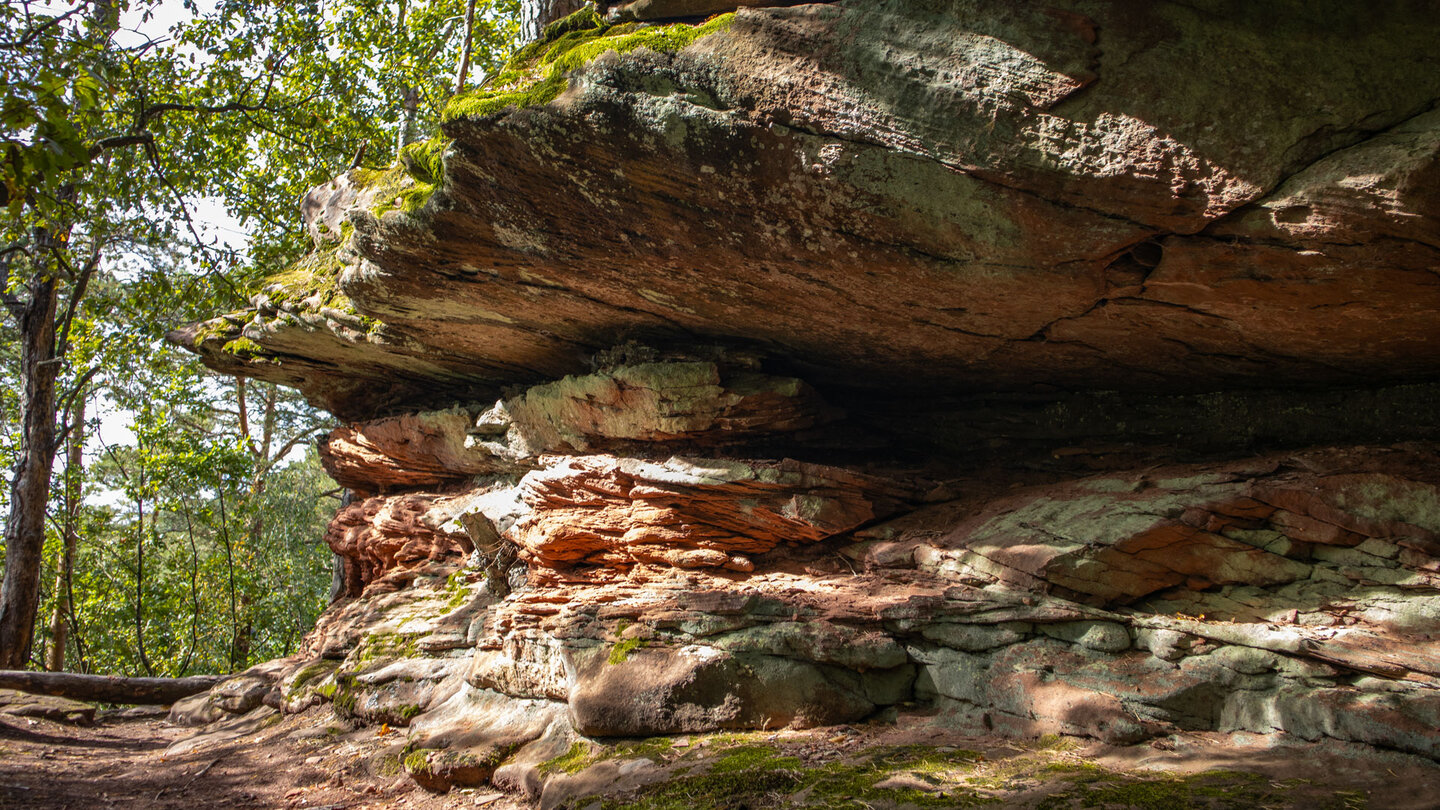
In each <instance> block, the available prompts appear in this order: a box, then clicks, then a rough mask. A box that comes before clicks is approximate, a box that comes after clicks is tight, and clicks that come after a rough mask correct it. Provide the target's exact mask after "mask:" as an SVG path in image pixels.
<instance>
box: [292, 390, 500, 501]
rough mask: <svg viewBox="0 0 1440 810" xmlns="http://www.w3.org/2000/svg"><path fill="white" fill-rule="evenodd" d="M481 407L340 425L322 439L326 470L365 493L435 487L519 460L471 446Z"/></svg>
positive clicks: (349, 485)
mask: <svg viewBox="0 0 1440 810" xmlns="http://www.w3.org/2000/svg"><path fill="white" fill-rule="evenodd" d="M478 412H479V409H478V408H465V407H455V408H450V409H449V410H444V411H424V412H421V413H415V414H406V415H404V416H394V417H390V418H388V419H377V420H374V421H371V422H365V423H361V424H350V425H345V426H342V427H338V428H335V429H334V430H332V431H331V432H330V434H329V435H328V436H326V437H325V438H323V439H321V441H320V461H321V462H322V463H323V464H324V465H325V472H327V473H329V474H330V477H331V478H334V479H335V480H336V481H337V482H339V483H340V485H341V486H345V487H348V488H350V489H353V490H355V491H356V492H359V493H365V494H373V493H376V492H386V491H397V490H406V489H419V488H421V487H433V486H435V485H437V484H443V483H446V482H449V481H457V480H461V479H464V478H468V477H470V476H474V475H480V474H483V473H493V472H498V471H501V470H507V471H508V470H511V469H513V468H514V465H513V464H510V463H507V462H504V461H502V460H500V459H497V458H495V457H494V456H492V455H491V454H489V453H486V452H484V451H477V450H473V449H470V448H468V447H466V445H465V438H466V435H467V434H468V433H469V431H470V429H471V428H472V427H473V426H474V423H475V415H476V414H477V413H478Z"/></svg>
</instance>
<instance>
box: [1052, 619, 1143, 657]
mask: <svg viewBox="0 0 1440 810" xmlns="http://www.w3.org/2000/svg"><path fill="white" fill-rule="evenodd" d="M1035 629H1036V630H1038V631H1039V632H1041V633H1043V634H1045V635H1047V636H1049V637H1051V638H1058V639H1060V640H1062V641H1068V642H1070V643H1071V644H1079V645H1080V646H1081V647H1085V648H1086V649H1091V650H1098V651H1100V652H1120V651H1122V650H1128V649H1130V631H1129V629H1128V628H1126V627H1125V626H1124V625H1121V624H1116V623H1115V622H1067V623H1065V624H1042V625H1037V626H1036V628H1035Z"/></svg>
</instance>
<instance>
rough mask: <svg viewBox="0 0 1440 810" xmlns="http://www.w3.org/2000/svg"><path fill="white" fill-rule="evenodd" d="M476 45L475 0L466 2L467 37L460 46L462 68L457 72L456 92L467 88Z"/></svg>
mask: <svg viewBox="0 0 1440 810" xmlns="http://www.w3.org/2000/svg"><path fill="white" fill-rule="evenodd" d="M474 47H475V0H470V2H468V3H466V4H465V39H464V40H463V41H462V44H461V46H460V69H459V70H457V71H456V72H455V92H456V93H457V94H458V93H460V91H462V90H464V89H465V79H466V77H467V76H468V75H469V73H470V54H471V52H472V51H473V50H474Z"/></svg>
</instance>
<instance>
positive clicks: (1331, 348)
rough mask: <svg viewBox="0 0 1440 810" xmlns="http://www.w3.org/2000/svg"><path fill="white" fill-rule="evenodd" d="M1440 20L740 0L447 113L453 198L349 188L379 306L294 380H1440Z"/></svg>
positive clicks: (361, 396)
mask: <svg viewBox="0 0 1440 810" xmlns="http://www.w3.org/2000/svg"><path fill="white" fill-rule="evenodd" d="M707 13H708V12H707ZM1437 28H1440V25H1437V23H1436V22H1435V20H1434V19H1433V15H1423V14H1421V15H1418V17H1416V18H1411V17H1407V16H1406V15H1405V14H1402V13H1398V12H1397V13H1386V14H1372V13H1370V12H1368V11H1364V10H1361V9H1359V8H1356V9H1346V10H1339V11H1333V12H1331V11H1327V12H1325V13H1323V14H1322V13H1320V12H1319V11H1317V10H1315V9H1313V8H1310V7H1308V6H1306V5H1304V4H1298V3H1296V4H1288V5H1281V6H1276V5H1274V4H1266V5H1264V6H1253V7H1248V6H1247V7H1233V8H1232V7H1230V6H1225V7H1224V8H1223V9H1217V10H1215V11H1214V12H1209V11H1206V10H1205V9H1203V8H1195V7H1191V6H1186V5H1182V4H1178V3H1177V4H1171V3H1158V4H1156V3H1135V4H1131V3H1111V4H1091V5H1085V4H1069V5H1067V4H1063V3H1062V4H1060V5H1058V6H1053V7H1052V6H1045V7H1041V6H1024V7H1015V6H1014V5H1013V4H1002V3H987V2H943V1H942V0H931V1H930V2H910V1H909V0H907V2H871V1H866V2H861V1H860V0H854V1H853V2H840V3H830V4H811V5H803V6H795V7H789V8H742V9H740V10H739V11H738V12H736V14H735V16H734V18H733V22H732V23H731V24H730V25H729V27H728V29H726V30H724V31H721V32H719V33H715V34H713V35H711V36H707V37H704V38H702V39H700V40H698V41H697V42H695V43H694V44H692V45H690V46H689V47H686V48H684V49H683V50H681V51H680V52H678V53H673V54H671V53H657V52H655V51H652V50H649V49H645V48H641V49H639V50H634V51H630V52H628V53H625V54H623V55H615V54H613V53H612V54H607V55H602V56H600V57H598V58H595V59H594V60H593V61H591V62H589V63H588V64H586V65H585V66H583V67H582V68H581V69H579V70H577V71H576V72H575V73H573V74H571V76H570V79H569V84H568V89H566V90H565V91H564V92H563V93H562V94H561V95H560V96H559V98H557V99H556V100H555V101H554V102H552V103H549V104H544V105H540V106H534V107H529V108H525V109H520V108H516V107H510V108H507V109H505V110H502V111H499V112H496V113H492V114H487V115H483V116H480V117H465V116H463V115H461V116H459V117H456V118H453V119H452V120H450V121H448V122H447V123H446V124H445V125H444V131H445V134H446V135H447V136H448V137H450V138H452V139H453V142H452V143H450V145H449V146H448V148H446V149H445V151H444V178H443V182H442V183H440V184H438V186H436V188H435V191H434V194H433V196H431V197H430V198H429V200H428V202H426V203H425V204H424V205H423V206H422V207H420V208H418V209H417V210H416V211H415V213H413V214H410V213H406V212H405V211H404V210H400V209H394V208H391V209H390V210H388V211H384V210H383V209H384V206H383V205H381V206H380V207H378V208H377V207H376V205H374V204H373V203H372V204H371V205H368V206H363V207H361V208H359V209H358V210H352V211H351V213H350V214H349V216H350V219H351V221H352V222H353V224H354V227H355V229H356V230H355V234H354V240H353V241H354V248H355V253H356V255H355V259H354V261H353V262H351V263H349V264H345V265H344V266H343V267H342V268H341V269H339V270H338V271H337V272H338V286H339V289H340V290H341V291H343V293H344V294H345V295H346V296H348V298H349V299H350V300H351V301H352V302H353V304H354V307H355V309H356V311H358V312H359V313H361V314H362V315H363V316H365V317H368V318H373V319H375V321H376V323H378V324H383V325H384V328H377V329H376V330H375V331H373V332H372V333H367V334H364V335H362V336H359V337H357V336H355V335H350V336H349V337H350V338H356V339H355V340H352V341H351V342H353V343H356V344H357V345H356V347H355V350H354V351H353V352H351V356H352V357H353V363H351V364H348V365H350V366H351V367H347V363H346V361H345V359H344V356H345V355H343V354H337V353H328V352H327V353H326V359H327V360H331V361H332V362H333V363H334V367H333V368H329V369H324V368H315V369H307V371H310V372H311V373H309V374H308V375H307V377H306V379H304V380H294V379H293V377H291V378H287V381H291V382H296V383H298V384H299V385H300V386H301V387H302V389H304V390H307V391H309V392H310V393H311V395H312V398H314V399H316V400H317V401H319V402H323V403H324V404H326V405H327V406H328V407H332V408H334V409H335V410H337V411H339V412H342V413H345V414H346V415H348V416H356V417H364V416H369V415H373V414H374V413H375V412H376V411H377V410H397V409H403V408H404V407H405V404H406V403H410V402H415V401H418V400H424V399H426V398H431V399H436V400H437V401H435V402H432V403H429V404H442V403H441V402H439V401H438V400H443V399H444V397H445V396H446V395H447V393H448V394H449V395H450V396H451V399H452V400H453V399H456V398H464V397H463V396H459V397H457V396H455V393H456V392H464V391H467V390H468V391H471V392H472V393H473V392H485V393H487V394H489V393H493V392H494V391H495V390H496V388H498V386H499V385H500V384H504V383H510V382H517V381H520V382H533V381H539V380H543V379H547V378H554V377H559V376H562V375H564V374H571V373H575V372H577V371H580V370H582V369H581V367H580V364H581V361H582V358H583V357H584V356H586V355H588V354H591V353H593V352H595V351H598V350H600V349H604V348H607V347H608V346H610V345H613V344H615V343H618V342H620V341H621V340H623V339H625V338H627V337H634V336H646V337H648V338H651V339H663V340H664V341H677V340H678V341H690V342H694V341H696V340H710V341H713V340H721V341H725V342H731V343H737V344H744V345H749V346H753V347H757V348H762V349H763V350H764V351H765V352H766V353H767V354H769V355H770V356H772V357H775V358H778V359H783V360H784V361H785V362H786V363H787V365H789V366H790V367H791V368H792V369H793V370H796V371H801V372H803V374H802V376H804V377H805V378H806V379H807V381H809V382H811V383H812V384H815V385H817V386H819V387H821V389H822V390H826V389H828V388H831V387H841V388H857V387H858V388H866V389H871V390H879V391H882V392H886V393H895V392H897V391H908V392H920V391H935V390H971V391H973V390H977V389H983V390H994V389H997V388H1008V389H1025V388H1030V387H1033V386H1035V385H1044V386H1065V387H1072V388H1073V387H1100V388H1126V389H1151V390H1155V389H1161V390H1170V389H1173V388H1175V387H1177V386H1183V387H1185V388H1187V389H1190V390H1194V389H1207V388H1208V389H1215V388H1223V387H1233V386H1255V385H1273V384H1289V385H1308V386H1314V385H1319V384H1336V383H1345V384H1372V383H1374V382H1376V381H1377V380H1380V379H1389V380H1396V379H1405V378H1415V377H1419V376H1424V375H1430V374H1433V373H1435V372H1436V371H1437V363H1440V361H1437V359H1436V357H1437V355H1436V354H1435V353H1434V352H1433V351H1430V349H1429V345H1430V343H1431V342H1432V341H1433V340H1434V339H1435V338H1436V337H1437V331H1440V327H1437V325H1436V319H1435V317H1434V311H1435V310H1436V308H1437V305H1440V282H1437V279H1436V275H1435V272H1434V268H1435V266H1436V265H1437V263H1440V253H1437V251H1440V247H1437V245H1440V241H1437V239H1440V237H1437V233H1436V225H1435V222H1436V217H1435V214H1436V209H1437V205H1440V201H1437V192H1436V191H1435V189H1436V187H1437V185H1436V183H1435V182H1433V181H1434V179H1435V177H1436V173H1437V172H1440V168H1437V167H1440V162H1437V161H1440V112H1435V111H1432V110H1431V106H1432V104H1433V102H1434V100H1435V99H1436V98H1440V64H1437V60H1440V56H1437V54H1436V51H1435V49H1434V48H1433V47H1432V43H1433V41H1434V38H1435V35H1436V33H1437ZM362 196H363V195H362ZM377 210H381V211H382V213H381V214H379V215H378V216H377V215H376V214H375V212H376V211H377ZM282 311H283V307H282ZM297 317H299V316H297ZM312 320H313V319H312ZM300 321H302V322H303V321H304V319H303V318H300ZM313 325H314V324H312V326H313ZM309 328H310V327H309V326H301V325H300V324H298V323H296V322H294V321H292V320H291V319H287V318H284V317H281V316H280V315H278V314H270V315H264V316H263V317H260V318H258V319H251V320H249V321H248V322H247V325H245V326H244V327H243V331H244V332H245V334H246V335H248V336H250V337H251V338H252V339H253V340H255V341H256V342H257V344H258V345H259V346H260V347H262V349H263V351H262V354H261V356H260V357H259V358H258V359H257V360H250V361H242V360H241V359H239V358H236V357H235V356H234V355H230V356H226V355H224V353H223V352H220V351H219V349H220V344H219V343H216V342H215V341H213V340H212V341H210V342H204V341H202V349H204V351H205V353H206V355H207V356H208V357H209V358H210V360H211V362H212V363H213V364H216V365H225V366H227V367H229V366H234V365H236V364H237V363H242V362H248V363H249V364H250V365H251V366H252V368H251V369H250V371H251V373H255V374H257V375H261V376H266V375H269V376H276V375H279V376H285V374H286V372H285V369H284V367H285V364H284V363H282V364H281V366H280V367H278V368H274V369H270V368H265V367H263V360H264V356H265V353H266V352H268V353H273V354H275V355H280V356H285V355H291V356H296V355H298V356H299V357H302V358H303V357H305V356H310V355H315V354H317V353H319V352H320V351H321V350H320V349H319V348H318V346H319V342H322V341H323V340H328V339H329V338H324V337H322V334H321V333H323V332H324V329H323V328H322V329H321V330H320V332H314V331H313V330H312V331H309V332H304V333H301V332H300V331H299V330H301V329H309ZM237 333H238V331H237ZM222 343H223V341H222ZM312 344H313V345H315V346H317V348H314V349H310V348H307V346H308V345H312ZM332 354H333V360H332ZM392 357H393V359H391V358H392ZM382 369H384V371H383V372H382ZM355 375H359V376H361V377H365V378H367V385H368V386H370V387H369V388H364V389H357V388H356V386H355ZM377 387H378V388H379V389H381V390H383V391H385V392H389V395H387V396H381V395H380V393H378V392H377V391H375V390H372V389H374V388H377Z"/></svg>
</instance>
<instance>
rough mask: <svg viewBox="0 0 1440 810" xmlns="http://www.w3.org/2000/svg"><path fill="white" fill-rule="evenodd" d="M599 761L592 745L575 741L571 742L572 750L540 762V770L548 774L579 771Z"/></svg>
mask: <svg viewBox="0 0 1440 810" xmlns="http://www.w3.org/2000/svg"><path fill="white" fill-rule="evenodd" d="M599 761H600V760H599V759H597V758H596V756H595V755H594V753H593V752H592V751H591V748H590V746H588V745H586V744H585V743H583V742H574V743H571V745H570V750H568V751H566V752H565V753H563V754H561V755H560V756H558V757H555V758H554V759H547V760H545V761H544V762H542V763H540V765H539V770H540V773H542V774H544V775H546V776H549V775H550V774H555V773H579V772H581V771H583V770H585V769H586V768H588V767H590V766H591V765H593V764H595V763H596V762H599Z"/></svg>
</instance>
